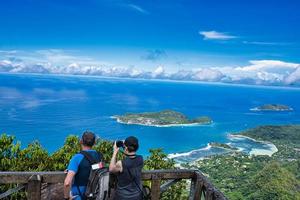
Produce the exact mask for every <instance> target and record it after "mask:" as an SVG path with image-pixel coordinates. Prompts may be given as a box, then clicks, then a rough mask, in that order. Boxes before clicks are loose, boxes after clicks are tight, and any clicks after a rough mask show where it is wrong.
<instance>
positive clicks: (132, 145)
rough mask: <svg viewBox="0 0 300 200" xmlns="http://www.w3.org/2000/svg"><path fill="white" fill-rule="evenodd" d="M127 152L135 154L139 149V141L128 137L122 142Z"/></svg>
mask: <svg viewBox="0 0 300 200" xmlns="http://www.w3.org/2000/svg"><path fill="white" fill-rule="evenodd" d="M124 144H125V146H126V147H127V149H128V151H129V152H135V151H137V150H138V148H139V140H138V139H137V138H136V137H134V136H129V137H128V138H126V139H125V142H124Z"/></svg>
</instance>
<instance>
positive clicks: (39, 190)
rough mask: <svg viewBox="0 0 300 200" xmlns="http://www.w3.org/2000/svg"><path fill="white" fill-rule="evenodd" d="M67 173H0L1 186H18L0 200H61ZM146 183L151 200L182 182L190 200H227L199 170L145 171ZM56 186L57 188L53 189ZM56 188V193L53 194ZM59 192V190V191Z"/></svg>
mask: <svg viewBox="0 0 300 200" xmlns="http://www.w3.org/2000/svg"><path fill="white" fill-rule="evenodd" d="M65 175H66V174H65V173H64V172H61V171H53V172H13V171H6V172H0V184H1V185H3V184H18V186H17V187H16V188H12V189H9V190H8V191H6V192H4V193H2V194H0V199H5V198H6V197H8V196H9V195H11V194H13V193H15V192H18V191H22V190H23V191H24V190H25V191H26V195H27V199H29V200H40V199H47V200H48V199H53V200H55V199H62V197H63V193H62V192H63V182H64V179H65ZM142 180H143V181H150V182H151V184H150V188H151V200H158V199H160V195H161V194H162V193H163V192H165V191H167V190H168V188H169V187H170V186H172V185H174V184H176V183H177V182H179V181H181V180H189V181H187V183H190V187H189V197H188V199H189V200H200V199H204V200H226V199H227V198H226V197H225V196H224V195H223V193H221V192H220V191H219V190H218V189H217V188H215V187H214V186H213V185H212V184H211V183H210V181H209V180H208V179H207V178H206V177H205V176H204V175H203V174H202V173H201V172H200V171H199V170H185V169H176V170H152V171H143V173H142ZM53 186H54V187H53ZM51 188H52V189H53V188H56V191H55V192H53V191H51ZM57 188H58V189H57Z"/></svg>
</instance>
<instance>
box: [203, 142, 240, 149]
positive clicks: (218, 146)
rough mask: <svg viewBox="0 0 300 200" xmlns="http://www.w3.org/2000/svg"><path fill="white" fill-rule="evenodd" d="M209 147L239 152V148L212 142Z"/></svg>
mask: <svg viewBox="0 0 300 200" xmlns="http://www.w3.org/2000/svg"><path fill="white" fill-rule="evenodd" d="M209 145H210V146H211V147H217V148H223V149H228V150H231V151H237V150H238V148H236V147H232V146H230V145H228V144H224V143H219V142H211V143H209Z"/></svg>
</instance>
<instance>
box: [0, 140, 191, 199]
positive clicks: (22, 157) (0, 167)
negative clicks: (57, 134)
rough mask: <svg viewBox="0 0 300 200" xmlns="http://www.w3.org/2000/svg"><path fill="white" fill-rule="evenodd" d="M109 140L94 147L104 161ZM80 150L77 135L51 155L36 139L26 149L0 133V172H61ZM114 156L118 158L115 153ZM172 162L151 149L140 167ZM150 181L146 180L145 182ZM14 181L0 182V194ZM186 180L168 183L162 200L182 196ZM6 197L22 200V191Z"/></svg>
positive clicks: (166, 166)
mask: <svg viewBox="0 0 300 200" xmlns="http://www.w3.org/2000/svg"><path fill="white" fill-rule="evenodd" d="M112 147H113V143H112V142H110V141H106V140H99V141H97V144H96V145H95V147H94V149H95V150H97V151H99V152H102V154H103V156H104V161H105V162H106V163H107V164H108V163H109V161H110V159H111V155H112V150H113V148H112ZM79 151H80V144H79V138H78V137H77V136H72V135H71V136H69V137H67V138H66V140H65V143H64V145H63V146H62V147H61V148H60V149H58V150H57V151H56V152H54V153H53V154H49V153H48V152H47V151H46V150H45V149H44V148H43V147H42V146H41V145H40V144H39V142H37V141H34V142H32V143H31V144H29V145H28V146H27V147H26V148H23V149H22V148H21V144H20V142H18V141H15V137H13V136H8V135H6V134H2V135H1V136H0V171H64V170H65V169H66V168H67V165H68V163H69V161H70V159H71V157H72V156H73V155H74V154H75V153H77V152H79ZM118 159H122V154H119V157H118ZM174 168H175V162H174V161H173V160H171V159H168V158H167V155H166V154H165V153H163V151H162V150H161V149H151V150H150V156H149V157H148V158H147V159H146V160H145V165H144V169H146V170H151V169H174ZM147 184H150V183H147ZM15 186H16V185H15V184H8V185H0V193H2V192H5V191H6V190H8V189H9V188H11V187H15ZM185 187H186V183H185V182H184V181H182V182H179V183H177V184H176V185H174V186H172V187H171V188H170V189H169V190H168V191H166V192H165V193H164V194H163V195H162V197H161V198H162V199H164V200H167V199H170V200H171V199H186V198H185V197H186V195H187V194H186V190H185ZM10 199H26V197H25V194H24V192H19V193H18V194H14V195H13V196H12V197H11V198H10Z"/></svg>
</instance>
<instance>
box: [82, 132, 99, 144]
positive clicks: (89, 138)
mask: <svg viewBox="0 0 300 200" xmlns="http://www.w3.org/2000/svg"><path fill="white" fill-rule="evenodd" d="M81 140H82V144H83V145H85V146H89V147H92V146H93V145H94V144H95V141H96V136H95V134H94V133H93V132H91V131H85V132H84V133H83V134H82V137H81Z"/></svg>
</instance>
